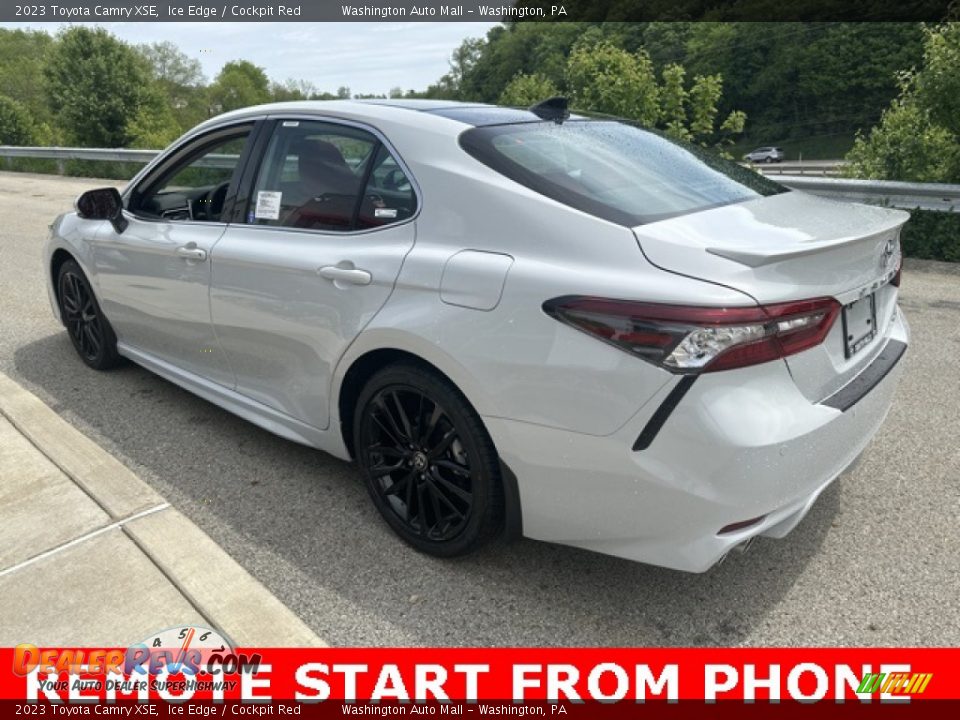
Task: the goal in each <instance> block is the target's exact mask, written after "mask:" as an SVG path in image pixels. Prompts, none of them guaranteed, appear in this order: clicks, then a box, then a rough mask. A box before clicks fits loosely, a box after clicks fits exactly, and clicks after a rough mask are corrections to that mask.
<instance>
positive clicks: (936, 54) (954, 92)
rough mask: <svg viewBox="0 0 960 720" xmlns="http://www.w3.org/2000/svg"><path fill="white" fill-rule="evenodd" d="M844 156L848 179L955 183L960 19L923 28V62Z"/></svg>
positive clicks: (959, 174) (958, 172)
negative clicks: (867, 131)
mask: <svg viewBox="0 0 960 720" xmlns="http://www.w3.org/2000/svg"><path fill="white" fill-rule="evenodd" d="M900 87H901V90H900V97H898V98H897V99H895V100H894V101H893V102H892V103H891V104H890V107H889V108H887V110H885V111H884V113H883V116H882V118H881V120H880V123H879V124H878V125H877V127H875V128H873V130H871V131H870V133H869V135H863V134H860V135H858V137H857V139H856V142H855V143H854V146H853V149H852V150H851V151H850V153H849V155H847V159H848V160H849V161H850V164H849V165H848V166H847V168H846V171H845V172H846V174H847V175H849V176H851V177H863V178H873V179H880V180H905V181H915V182H947V183H950V182H960V23H944V24H943V25H940V26H938V27H932V28H927V29H926V41H925V44H924V62H923V66H922V67H921V68H920V69H918V70H915V71H912V72H909V73H905V74H904V75H903V76H902V78H901V85H900Z"/></svg>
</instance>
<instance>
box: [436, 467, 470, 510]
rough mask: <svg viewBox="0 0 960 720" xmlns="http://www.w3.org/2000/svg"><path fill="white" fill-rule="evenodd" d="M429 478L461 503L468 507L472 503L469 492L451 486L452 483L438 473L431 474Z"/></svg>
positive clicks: (453, 485)
mask: <svg viewBox="0 0 960 720" xmlns="http://www.w3.org/2000/svg"><path fill="white" fill-rule="evenodd" d="M430 477H431V479H432V480H433V481H434V482H435V483H436V484H437V485H438V486H439V487H442V488H443V489H444V490H446V491H447V493H448V494H451V495H454V496H456V497H458V498H460V499H461V500H462V501H463V502H465V503H467V504H468V505H469V504H470V503H471V502H473V495H471V494H470V493H469V492H467V491H466V490H464V489H463V488H461V487H458V486H457V485H455V484H453V483H452V482H450V481H449V480H447V479H446V478H445V477H443V475H441V474H440V473H438V472H433V473H431V475H430Z"/></svg>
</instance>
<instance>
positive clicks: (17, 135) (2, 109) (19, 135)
mask: <svg viewBox="0 0 960 720" xmlns="http://www.w3.org/2000/svg"><path fill="white" fill-rule="evenodd" d="M33 142H34V136H33V120H32V119H31V118H30V113H29V112H27V109H26V108H25V107H24V106H23V105H21V104H20V103H18V102H17V101H16V100H11V99H10V98H8V97H5V96H4V95H0V145H32V144H33Z"/></svg>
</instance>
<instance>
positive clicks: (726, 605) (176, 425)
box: [14, 333, 843, 646]
mask: <svg viewBox="0 0 960 720" xmlns="http://www.w3.org/2000/svg"><path fill="white" fill-rule="evenodd" d="M14 360H15V367H16V370H17V373H18V377H17V379H18V380H19V381H20V382H22V383H24V384H25V385H26V386H27V387H28V388H29V389H30V390H32V391H33V392H35V393H37V394H38V395H39V396H40V397H41V399H43V400H44V401H45V402H47V403H48V404H49V405H51V406H52V407H53V408H54V409H55V410H56V411H57V412H58V413H60V414H61V415H62V416H63V417H65V418H66V419H67V420H69V421H70V422H72V423H74V424H75V425H76V426H77V427H78V428H79V429H80V430H81V431H84V432H86V433H87V434H89V435H91V436H92V437H94V438H95V439H96V440H97V441H98V442H100V443H101V444H103V446H104V447H105V448H106V449H107V450H108V451H110V452H112V453H114V454H115V455H117V457H118V458H119V459H121V460H122V461H124V462H126V463H127V464H128V465H129V466H130V467H131V468H132V469H134V471H136V472H138V473H139V474H140V475H141V477H143V478H144V480H146V481H147V482H149V483H150V484H152V485H153V486H154V487H155V488H156V489H157V490H158V491H159V492H161V493H162V494H163V495H164V496H165V497H166V498H167V499H168V500H170V501H171V502H172V503H173V504H174V505H175V506H176V507H177V508H178V509H180V510H181V511H182V512H184V513H185V514H186V515H187V516H188V517H190V518H191V519H192V520H193V521H194V522H196V523H197V524H198V525H199V526H200V527H202V528H203V529H204V530H205V531H206V532H207V533H208V534H210V535H211V536H212V537H213V538H214V539H215V540H216V541H217V542H219V543H220V544H221V545H222V546H223V547H224V548H225V549H226V550H227V552H229V553H230V554H231V555H232V556H233V557H234V558H235V559H237V560H238V561H239V562H240V563H241V564H242V565H244V567H246V568H247V569H248V570H249V571H250V572H251V573H252V574H253V575H254V576H255V577H257V578H258V579H259V580H261V582H263V583H264V584H265V585H266V586H267V587H268V588H270V590H272V591H273V592H274V593H275V594H276V595H277V596H278V597H279V598H280V599H281V600H282V601H283V602H285V603H286V604H287V605H288V606H289V607H291V608H292V609H293V610H294V611H295V612H297V613H298V614H299V615H300V616H301V617H302V618H303V619H304V620H305V621H306V622H307V623H308V624H310V625H311V626H312V627H313V628H314V629H315V630H316V631H317V632H318V634H320V635H321V637H324V638H325V639H326V640H327V641H328V642H330V643H332V644H350V645H377V644H381V645H390V644H394V645H396V644H420V645H480V646H494V645H532V646H538V645H563V646H574V645H598V646H644V645H647V646H655V645H681V646H703V645H736V644H738V643H741V642H748V641H749V640H750V638H751V635H752V633H753V632H754V630H755V629H757V627H758V625H760V624H761V623H762V622H763V620H764V618H765V617H766V616H767V615H768V614H770V612H771V611H772V610H773V609H775V608H776V606H777V604H778V603H779V602H780V601H781V599H782V598H783V597H784V596H785V595H786V594H787V593H788V592H789V591H790V590H791V588H792V587H793V585H794V583H795V582H796V580H797V578H798V577H799V576H800V574H801V573H802V572H803V570H804V568H805V566H806V565H807V563H808V562H809V561H810V560H811V558H813V557H814V556H816V555H817V554H818V553H819V552H820V549H821V546H822V544H823V542H824V539H825V537H826V535H827V532H828V530H829V528H830V526H831V524H832V523H834V522H835V517H836V515H837V512H838V508H839V507H840V506H841V504H842V503H841V497H842V492H843V490H842V486H843V483H842V479H841V481H840V482H838V483H834V484H833V485H831V487H829V488H828V489H827V490H826V491H825V492H824V493H823V495H822V496H821V498H820V500H819V501H818V502H817V504H816V505H815V506H814V508H813V509H812V511H811V512H810V514H809V515H808V517H807V518H806V519H805V520H804V522H803V523H801V524H800V526H799V527H798V528H797V529H796V530H795V531H794V532H793V533H792V534H791V535H790V536H789V537H788V538H787V539H785V540H781V541H775V540H768V539H760V540H759V541H758V542H756V543H754V544H753V546H752V548H751V549H750V551H749V552H747V553H745V554H740V553H736V552H735V553H731V555H730V557H728V559H727V560H726V562H724V563H723V564H721V565H719V566H717V567H715V568H713V569H712V570H710V571H709V572H707V573H704V574H702V575H692V574H687V573H681V572H676V571H671V570H665V569H662V568H656V567H651V566H647V565H642V564H639V563H633V562H629V561H626V560H620V559H617V558H612V557H607V556H603V555H598V554H595V553H591V552H587V551H582V550H577V549H573V548H568V547H561V546H558V545H551V544H547V543H539V542H534V541H530V540H522V541H518V542H515V543H504V542H499V543H494V544H493V545H491V546H489V547H487V548H485V549H484V550H482V551H480V552H479V553H476V554H474V555H471V556H469V557H466V558H460V559H457V560H437V559H434V558H430V557H426V556H424V555H421V554H419V553H417V552H415V551H413V550H412V549H410V548H408V547H407V546H406V545H404V544H403V543H402V542H400V541H399V540H398V539H396V538H395V536H394V535H393V534H392V533H391V532H390V531H389V529H388V528H387V527H386V525H385V524H384V523H383V522H382V521H381V520H380V518H379V516H378V515H377V514H376V511H375V510H374V508H373V506H372V504H371V503H370V501H369V498H368V497H367V495H366V491H365V489H364V488H363V486H362V485H361V483H360V482H358V480H357V476H356V473H355V470H354V468H353V466H352V465H350V464H349V463H345V462H341V461H339V460H336V459H333V458H331V457H330V456H328V455H326V454H324V453H321V452H319V451H316V450H313V449H310V448H306V447H302V446H299V445H296V444H294V443H290V442H287V441H285V440H283V439H280V438H278V437H275V436H273V435H271V434H269V433H267V432H266V431H263V430H260V429H258V428H256V427H255V426H253V425H251V424H249V423H247V422H245V421H243V420H241V419H239V418H237V417H235V416H233V415H231V414H229V413H227V412H226V411H223V410H221V409H219V408H217V407H216V406H214V405H211V404H210V403H207V402H206V401H204V400H201V399H199V398H197V397H195V396H193V395H191V394H190V393H188V392H186V391H184V390H181V389H180V388H178V387H177V386H175V385H173V384H171V383H169V382H166V381H164V380H162V379H161V378H159V377H157V376H155V375H153V374H151V373H149V372H147V371H145V370H143V369H141V368H139V367H137V366H135V365H132V364H128V365H125V366H123V367H121V368H118V369H116V370H114V371H112V372H108V373H97V372H94V371H92V370H89V369H88V368H86V367H85V366H84V365H83V364H82V363H81V362H80V361H79V359H78V358H77V357H76V355H75V354H74V352H73V349H72V347H71V345H70V343H69V341H68V339H67V337H66V335H65V334H64V333H58V334H55V335H50V336H48V337H44V338H42V339H40V340H38V341H35V342H33V343H31V344H29V345H25V346H22V347H20V348H19V349H18V350H16V352H15V357H14ZM681 521H682V519H681ZM171 541H175V540H173V539H172V540H171Z"/></svg>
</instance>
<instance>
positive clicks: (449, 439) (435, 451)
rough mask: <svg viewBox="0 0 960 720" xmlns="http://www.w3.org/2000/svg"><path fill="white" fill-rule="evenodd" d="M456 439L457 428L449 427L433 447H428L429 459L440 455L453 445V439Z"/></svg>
mask: <svg viewBox="0 0 960 720" xmlns="http://www.w3.org/2000/svg"><path fill="white" fill-rule="evenodd" d="M456 439H457V429H456V428H450V429H449V430H447V432H445V433H444V435H443V437H442V438H440V442H438V443H437V444H436V446H435V447H433V448H431V449H430V453H429V457H430V459H431V460H434V459H436V458H439V457H442V456H443V454H444V453H445V452H446V451H447V450H449V449H450V446H451V445H453V441H454V440H456Z"/></svg>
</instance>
